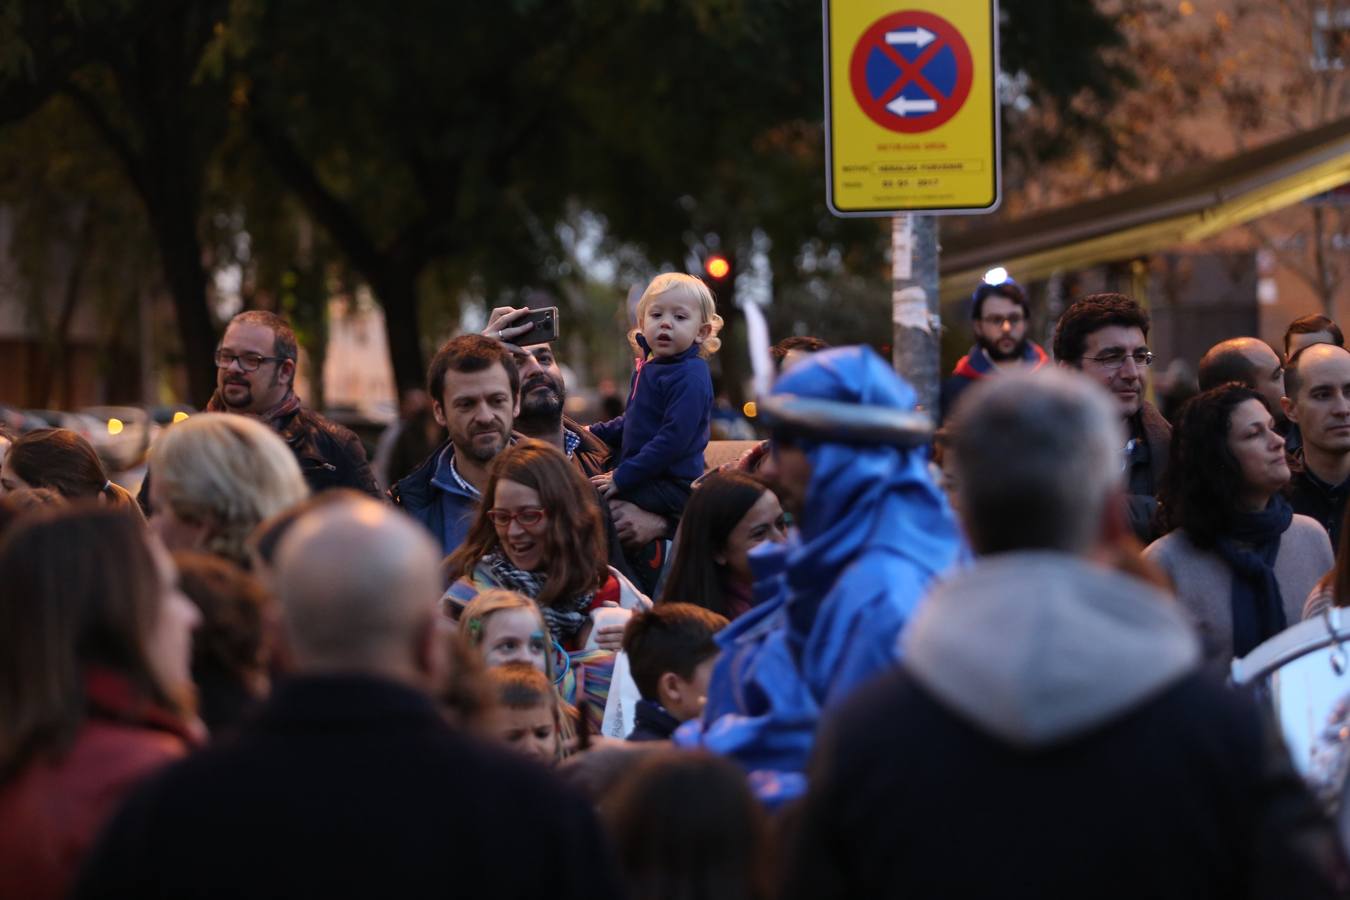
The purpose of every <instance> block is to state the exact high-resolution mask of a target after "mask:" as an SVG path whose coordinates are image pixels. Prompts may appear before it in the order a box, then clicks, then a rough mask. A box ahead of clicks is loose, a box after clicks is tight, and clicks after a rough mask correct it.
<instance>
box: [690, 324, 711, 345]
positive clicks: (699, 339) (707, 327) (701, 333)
mask: <svg viewBox="0 0 1350 900" xmlns="http://www.w3.org/2000/svg"><path fill="white" fill-rule="evenodd" d="M710 337H712V323H711V322H704V323H703V324H702V325H700V326H699V329H698V335H697V336H695V338H694V343H695V344H701V343H703V342H704V341H706V340H707V339H708V338H710Z"/></svg>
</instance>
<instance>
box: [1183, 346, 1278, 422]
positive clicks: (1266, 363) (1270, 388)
mask: <svg viewBox="0 0 1350 900" xmlns="http://www.w3.org/2000/svg"><path fill="white" fill-rule="evenodd" d="M1196 375H1197V378H1198V380H1199V382H1200V390H1202V391H1207V390H1209V389H1210V388H1216V387H1218V386H1219V385H1221V384H1227V383H1228V382H1230V381H1236V382H1237V383H1239V384H1243V385H1246V386H1247V387H1249V388H1251V389H1252V390H1254V391H1256V392H1257V393H1259V394H1260V395H1261V396H1262V397H1264V398H1265V400H1266V402H1267V403H1268V404H1270V408H1271V410H1272V411H1273V412H1275V413H1276V414H1277V415H1278V414H1279V412H1280V398H1282V397H1283V396H1284V370H1283V369H1282V368H1281V366H1280V357H1279V355H1278V354H1276V352H1275V351H1274V350H1272V349H1271V348H1270V345H1269V344H1267V343H1266V342H1265V341H1262V340H1258V339H1257V338H1253V337H1238V338H1231V339H1230V340H1226V341H1221V342H1220V343H1217V344H1215V345H1214V346H1213V347H1210V348H1209V351H1208V352H1206V353H1205V355H1204V356H1202V357H1201V358H1200V367H1199V371H1198V372H1197V373H1196Z"/></svg>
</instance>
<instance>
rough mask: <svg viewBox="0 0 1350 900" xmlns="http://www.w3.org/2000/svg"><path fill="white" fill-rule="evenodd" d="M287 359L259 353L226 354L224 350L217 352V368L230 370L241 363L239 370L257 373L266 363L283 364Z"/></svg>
mask: <svg viewBox="0 0 1350 900" xmlns="http://www.w3.org/2000/svg"><path fill="white" fill-rule="evenodd" d="M283 359H286V357H284V356H262V355H260V354H257V353H226V352H225V351H224V350H217V351H216V368H217V369H228V368H229V367H230V366H232V365H234V364H235V363H239V368H241V369H243V370H244V371H245V372H256V371H258V367H259V366H261V365H262V364H263V363H265V362H281V361H282V360H283Z"/></svg>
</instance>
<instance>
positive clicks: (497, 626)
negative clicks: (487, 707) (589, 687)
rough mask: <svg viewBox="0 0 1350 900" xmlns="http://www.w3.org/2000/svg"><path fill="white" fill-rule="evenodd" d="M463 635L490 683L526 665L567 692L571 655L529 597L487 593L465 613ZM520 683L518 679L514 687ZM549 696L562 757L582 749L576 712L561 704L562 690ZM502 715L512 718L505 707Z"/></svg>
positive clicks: (474, 600)
mask: <svg viewBox="0 0 1350 900" xmlns="http://www.w3.org/2000/svg"><path fill="white" fill-rule="evenodd" d="M459 633H460V637H461V638H462V640H463V642H464V645H465V646H467V647H468V648H470V650H472V651H473V652H475V653H477V654H478V656H479V658H480V659H481V660H482V662H483V665H484V666H486V667H488V670H489V672H488V675H489V678H490V679H491V680H493V681H494V683H495V682H496V681H498V680H500V679H497V678H496V675H495V673H494V672H493V670H495V669H497V668H500V667H511V666H517V665H524V666H528V667H530V668H533V669H535V670H537V671H538V672H540V673H542V674H543V675H544V677H545V680H546V681H547V682H548V683H549V684H552V685H557V686H558V687H559V688H560V689H564V690H565V689H566V686H565V685H563V684H561V682H563V680H564V679H565V678H566V677H567V676H568V675H569V674H570V673H569V670H568V666H567V655H566V653H565V652H563V651H562V649H561V648H560V647H558V646H557V645H556V644H555V643H554V642H553V640H552V638H551V637H550V636H549V631H548V626H547V625H545V624H544V617H543V615H542V614H541V613H540V612H539V605H538V604H536V603H535V602H534V601H533V600H531V599H530V598H529V597H526V596H524V595H523V594H517V593H516V592H515V591H507V590H500V589H494V590H487V591H483V592H482V593H480V594H479V595H478V596H477V597H475V598H474V599H473V601H472V602H471V603H470V604H469V605H468V606H466V607H465V608H464V612H463V614H462V615H461V616H460V619H459ZM559 655H561V660H559ZM508 680H511V679H508ZM519 680H520V679H519V678H516V679H514V680H513V681H512V683H514V682H515V681H519ZM551 695H552V701H551V702H552V703H553V704H554V706H555V707H556V712H557V720H558V722H559V726H558V733H559V735H560V736H561V745H562V747H563V750H562V754H563V755H564V756H565V755H569V754H570V753H571V752H572V750H573V749H584V748H579V747H577V742H578V734H577V728H576V721H577V719H578V714H577V711H576V710H575V709H574V708H573V707H572V706H571V705H569V704H567V703H566V702H564V701H563V699H562V696H561V694H560V693H559V690H553V691H552V692H551ZM500 711H501V712H503V713H508V714H509V713H510V710H509V709H505V708H503V709H501V710H500Z"/></svg>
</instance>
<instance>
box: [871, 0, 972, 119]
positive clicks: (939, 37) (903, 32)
mask: <svg viewBox="0 0 1350 900" xmlns="http://www.w3.org/2000/svg"><path fill="white" fill-rule="evenodd" d="M972 79H973V63H972V61H971V56H970V47H969V46H967V45H966V41H965V39H964V38H963V37H961V32H959V31H957V30H956V28H955V27H954V26H953V25H952V24H951V23H950V22H948V21H947V20H946V19H944V18H942V17H941V16H935V15H933V14H932V13H926V12H919V11H918V10H908V11H905V12H898V13H892V14H890V15H888V16H883V17H882V18H880V19H878V20H877V21H876V22H873V23H872V26H871V27H870V28H868V29H867V31H865V32H863V36H862V37H861V38H859V39H858V43H857V44H856V45H855V46H854V48H853V58H852V60H851V61H850V64H849V80H850V81H851V83H852V86H853V96H854V97H855V98H856V99H857V101H858V105H859V106H860V107H862V110H863V112H865V113H867V115H868V117H869V118H871V119H872V121H874V122H876V123H877V124H878V125H881V126H882V127H884V128H889V129H890V130H891V131H899V132H904V133H906V134H914V133H917V132H921V131H928V130H930V129H933V128H936V127H937V126H939V125H941V124H942V123H944V122H946V121H947V120H948V119H950V118H951V117H952V116H954V115H956V113H957V111H959V110H960V109H961V106H962V104H964V103H965V102H966V97H967V96H969V95H970V84H971V81H972Z"/></svg>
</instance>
